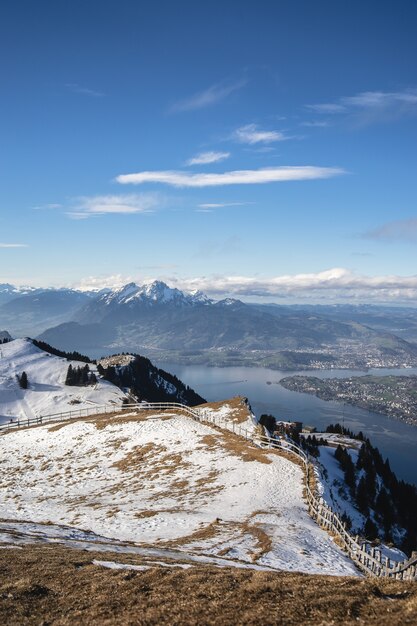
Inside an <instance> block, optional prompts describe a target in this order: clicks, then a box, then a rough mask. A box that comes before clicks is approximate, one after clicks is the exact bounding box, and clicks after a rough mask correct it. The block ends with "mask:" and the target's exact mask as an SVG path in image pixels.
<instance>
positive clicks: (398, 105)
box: [306, 89, 417, 122]
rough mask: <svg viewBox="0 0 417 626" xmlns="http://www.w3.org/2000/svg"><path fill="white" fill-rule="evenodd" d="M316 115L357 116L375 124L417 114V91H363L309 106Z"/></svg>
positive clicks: (307, 106)
mask: <svg viewBox="0 0 417 626" xmlns="http://www.w3.org/2000/svg"><path fill="white" fill-rule="evenodd" d="M306 108H307V109H308V110H309V111H311V112H314V113H319V114H325V115H355V116H359V117H360V119H361V120H362V121H365V122H373V121H383V120H384V119H392V118H396V117H400V116H402V115H409V114H416V113H417V89H405V90H403V91H363V92H361V93H358V94H356V95H354V96H344V97H341V98H338V99H337V100H336V101H334V102H324V103H319V104H307V105H306Z"/></svg>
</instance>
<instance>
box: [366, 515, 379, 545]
mask: <svg viewBox="0 0 417 626" xmlns="http://www.w3.org/2000/svg"><path fill="white" fill-rule="evenodd" d="M363 534H364V535H365V537H366V538H367V539H369V540H370V541H373V540H374V539H377V538H378V528H377V527H376V524H375V523H374V522H373V521H372V520H371V518H370V517H368V518H367V520H366V522H365V526H364V527H363Z"/></svg>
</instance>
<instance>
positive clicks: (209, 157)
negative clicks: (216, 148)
mask: <svg viewBox="0 0 417 626" xmlns="http://www.w3.org/2000/svg"><path fill="white" fill-rule="evenodd" d="M229 157H230V152H200V154H197V155H196V156H195V157H192V158H191V159H188V161H187V162H186V165H206V164H208V163H218V162H219V161H224V160H225V159H228V158H229Z"/></svg>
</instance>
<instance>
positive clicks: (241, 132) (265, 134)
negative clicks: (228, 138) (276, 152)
mask: <svg viewBox="0 0 417 626" xmlns="http://www.w3.org/2000/svg"><path fill="white" fill-rule="evenodd" d="M232 139H234V140H235V141H238V142H239V143H248V144H250V145H253V144H256V143H273V142H275V141H286V140H287V139H289V137H287V136H286V135H285V134H284V133H282V132H280V131H278V130H262V129H260V128H258V126H257V125H256V124H246V126H241V127H240V128H237V129H236V130H235V131H234V133H233V134H232Z"/></svg>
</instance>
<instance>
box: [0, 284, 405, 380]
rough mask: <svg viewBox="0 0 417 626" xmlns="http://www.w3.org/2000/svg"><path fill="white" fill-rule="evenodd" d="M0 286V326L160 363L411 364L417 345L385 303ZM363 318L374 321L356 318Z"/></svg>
mask: <svg viewBox="0 0 417 626" xmlns="http://www.w3.org/2000/svg"><path fill="white" fill-rule="evenodd" d="M2 288H4V289H3V290H2ZM0 293H2V294H3V297H6V299H7V297H8V298H9V299H8V300H7V301H6V302H3V304H1V305H0V328H7V330H9V331H10V332H11V333H12V334H14V335H15V336H16V335H22V334H30V335H32V336H33V335H36V336H37V337H38V338H39V339H41V340H42V341H46V342H47V343H49V344H52V345H54V346H56V347H58V348H60V349H63V350H74V349H75V350H78V351H80V352H83V353H87V354H89V355H90V356H94V357H98V356H100V355H102V354H105V353H110V352H116V351H117V352H124V351H126V352H140V353H142V354H146V355H147V356H150V357H151V358H154V359H155V358H157V359H158V360H159V361H162V362H163V361H170V360H171V361H174V360H176V361H180V362H183V363H184V362H187V363H208V364H216V365H240V364H245V365H246V364H248V365H254V364H257V365H267V366H271V367H279V368H282V369H301V368H310V367H317V366H320V367H321V366H333V367H338V366H341V367H369V366H378V365H385V366H392V367H396V366H397V367H399V366H403V365H415V364H416V363H417V346H416V345H415V344H414V343H412V342H409V341H407V340H406V338H405V336H404V335H403V336H402V337H400V336H397V334H396V333H394V332H392V330H391V329H392V328H395V324H396V323H395V321H393V320H394V316H395V311H392V310H391V309H390V311H389V314H387V315H386V318H384V315H383V313H381V311H380V310H379V311H378V313H377V312H376V311H374V310H372V311H371V312H369V311H368V312H361V311H359V310H357V309H355V308H354V307H353V308H352V310H351V311H350V316H349V310H347V309H346V310H345V309H343V310H342V309H337V308H332V307H327V308H320V307H308V306H306V307H304V308H303V307H299V306H298V307H297V306H277V305H254V304H246V303H244V302H241V301H240V300H236V299H233V298H226V299H223V300H218V301H216V300H213V299H210V298H208V297H207V296H206V295H205V294H203V293H202V292H200V291H196V292H193V293H184V292H182V291H180V290H179V289H176V288H171V287H169V286H168V285H166V284H165V283H163V282H161V281H154V282H153V283H150V284H146V285H137V284H135V283H129V284H127V285H125V286H123V287H121V288H120V289H115V290H112V291H109V290H106V291H104V292H100V293H93V292H80V291H76V290H71V289H59V290H53V289H50V290H26V291H25V292H23V293H21V292H17V293H16V290H15V289H14V288H13V287H12V286H10V285H9V286H4V285H3V286H1V287H0ZM408 311H409V313H408V317H409V319H410V320H412V319H413V315H414V317H416V316H415V312H414V310H413V309H409V310H408ZM365 313H366V315H365ZM362 317H363V318H364V321H370V323H369V324H366V323H362V322H361V319H362ZM403 317H404V316H403ZM384 319H386V321H385V325H384ZM372 321H375V326H374V327H373V325H372ZM397 326H398V323H397ZM410 327H411V322H410Z"/></svg>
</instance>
